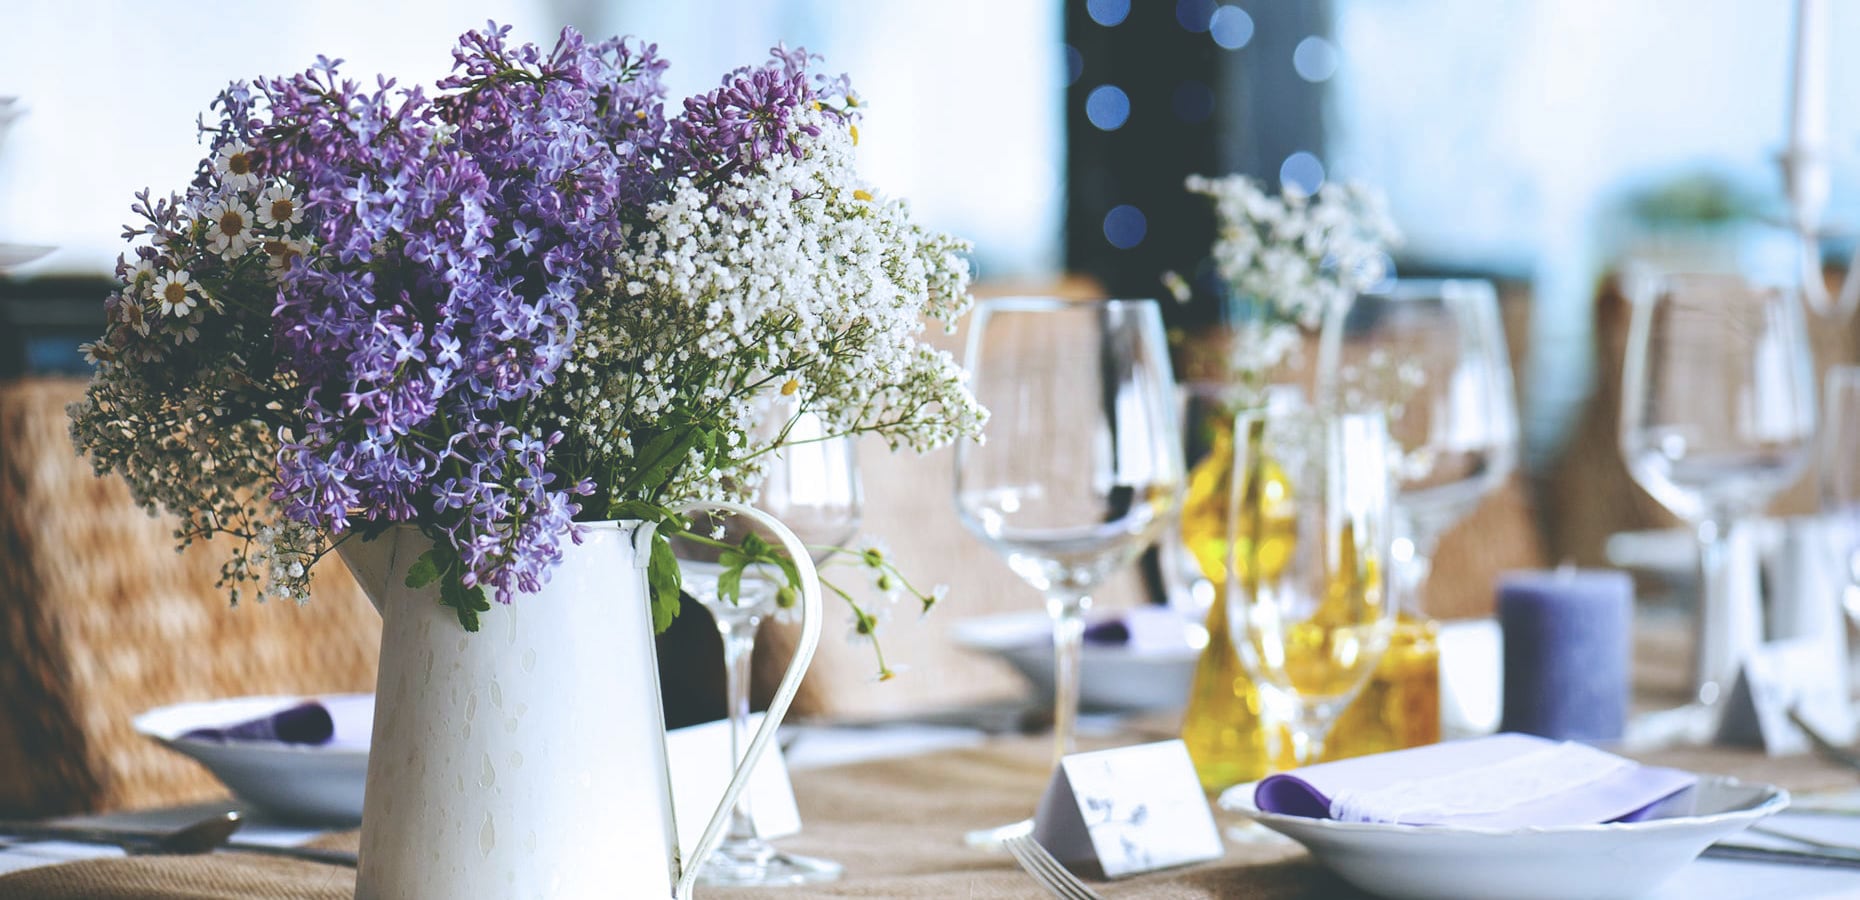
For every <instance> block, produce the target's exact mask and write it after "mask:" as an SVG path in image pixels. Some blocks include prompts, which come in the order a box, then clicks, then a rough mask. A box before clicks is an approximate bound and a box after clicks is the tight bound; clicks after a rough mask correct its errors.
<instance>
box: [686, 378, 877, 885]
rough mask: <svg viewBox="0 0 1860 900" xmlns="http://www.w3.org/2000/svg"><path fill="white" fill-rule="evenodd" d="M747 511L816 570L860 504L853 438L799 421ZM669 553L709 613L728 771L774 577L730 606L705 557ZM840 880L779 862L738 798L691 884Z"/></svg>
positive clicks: (849, 527)
mask: <svg viewBox="0 0 1860 900" xmlns="http://www.w3.org/2000/svg"><path fill="white" fill-rule="evenodd" d="M755 505H756V507H757V508H759V509H761V510H762V511H764V512H766V513H768V514H770V515H772V516H774V517H775V518H777V519H779V520H781V522H782V524H784V525H787V526H788V528H789V530H791V531H793V532H794V533H795V534H796V535H797V536H798V537H800V538H801V540H802V541H804V542H806V543H807V544H808V545H809V546H810V547H818V548H819V549H818V550H815V551H814V552H813V556H814V561H815V563H819V562H821V561H822V560H823V558H824V557H825V556H827V555H830V554H831V553H832V549H833V548H834V547H837V546H841V545H844V544H845V543H847V542H848V541H850V540H852V538H853V536H854V535H855V534H856V533H857V532H858V530H859V520H860V516H861V512H862V509H863V499H862V495H861V488H860V483H859V460H858V455H857V451H856V449H855V443H854V441H853V439H852V438H850V437H846V436H828V435H827V434H825V432H824V431H823V429H822V427H821V424H820V421H819V420H818V419H817V418H815V417H814V416H812V415H807V414H802V415H801V416H800V417H799V418H797V419H796V420H795V423H794V427H793V428H792V429H790V430H789V433H788V436H787V438H786V439H785V441H784V443H783V444H782V446H781V448H780V449H779V450H777V451H776V453H775V456H774V458H773V460H772V462H771V463H770V465H769V470H768V474H767V476H766V477H765V479H764V480H763V483H762V489H761V491H760V493H759V494H758V497H757V500H756V504H755ZM722 524H723V527H724V534H725V538H724V539H725V540H727V541H732V542H740V541H741V539H742V538H743V537H744V536H745V535H747V534H748V533H749V532H748V529H747V523H745V522H742V521H741V520H736V519H730V520H726V521H724V522H723V523H722ZM700 532H701V529H700ZM676 550H677V551H678V555H679V567H680V569H681V571H682V573H683V577H684V583H685V589H686V590H687V591H689V592H690V593H691V595H692V596H693V597H695V598H696V599H697V601H698V602H699V603H700V604H702V605H703V606H704V608H705V609H706V610H709V611H710V614H711V616H712V618H714V619H715V620H716V622H717V631H718V633H719V634H721V635H722V637H723V659H724V666H725V667H726V678H725V683H726V689H725V691H726V696H727V705H728V709H729V718H730V759H731V764H732V767H734V765H735V764H736V763H738V762H740V761H741V760H742V754H743V752H744V749H745V747H746V746H747V744H748V743H749V729H750V723H749V692H750V683H751V660H752V659H753V658H754V656H755V649H756V632H757V631H758V630H759V629H760V628H761V626H762V623H763V621H764V620H766V619H768V618H769V617H770V616H771V615H774V614H776V613H777V612H778V610H777V607H776V596H777V592H778V591H779V589H780V575H779V573H775V572H760V571H756V570H755V569H754V568H751V569H750V570H748V571H746V572H745V573H744V576H743V579H742V586H741V590H740V592H739V595H738V596H737V598H736V599H735V601H734V602H732V601H731V600H728V599H725V598H724V597H722V596H721V594H720V592H719V590H718V585H717V579H718V575H719V574H720V573H721V571H722V567H721V566H719V565H718V564H717V563H716V561H715V558H716V554H715V548H707V547H703V546H696V545H694V544H693V543H692V542H689V541H679V542H677V544H676ZM840 871H841V867H840V865H839V863H836V862H831V861H829V860H823V859H815V858H812V857H807V856H798V855H795V854H791V853H785V852H783V851H780V850H777V849H775V847H773V846H771V845H770V844H769V843H768V842H767V841H765V840H763V839H762V838H761V837H759V836H758V835H757V834H756V829H755V819H754V818H753V816H752V809H751V807H750V794H749V792H744V793H743V795H742V796H741V797H740V798H739V799H738V800H737V802H736V807H735V808H734V809H733V810H731V813H730V827H729V830H728V831H727V832H725V834H724V838H723V840H722V842H721V843H719V844H718V845H717V849H716V850H715V851H713V852H712V853H711V855H710V856H708V857H706V858H705V860H704V863H703V868H702V870H701V871H700V873H699V875H698V880H699V881H701V882H703V883H705V884H710V885H738V886H744V885H794V884H809V883H816V882H822V881H832V880H834V879H836V878H838V877H839V875H840Z"/></svg>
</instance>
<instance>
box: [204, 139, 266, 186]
mask: <svg viewBox="0 0 1860 900" xmlns="http://www.w3.org/2000/svg"><path fill="white" fill-rule="evenodd" d="M256 163H257V160H254V159H253V158H252V148H251V147H249V146H247V145H246V143H245V142H244V141H233V142H232V143H230V144H227V145H226V146H224V147H221V148H220V152H219V154H218V155H217V156H215V157H214V158H213V171H214V172H217V173H219V176H220V183H221V184H223V185H225V186H227V187H229V188H231V189H233V190H235V191H249V190H251V189H253V188H256V187H258V172H257V171H256V169H257V168H258V166H257V165H256Z"/></svg>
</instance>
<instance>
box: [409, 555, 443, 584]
mask: <svg viewBox="0 0 1860 900" xmlns="http://www.w3.org/2000/svg"><path fill="white" fill-rule="evenodd" d="M438 580H439V548H438V547H434V548H433V549H431V550H428V551H426V552H425V553H422V554H420V558H419V559H417V560H414V562H413V566H412V567H411V568H409V569H407V586H408V587H410V588H423V587H426V586H427V585H429V584H432V583H433V582H435V581H438Z"/></svg>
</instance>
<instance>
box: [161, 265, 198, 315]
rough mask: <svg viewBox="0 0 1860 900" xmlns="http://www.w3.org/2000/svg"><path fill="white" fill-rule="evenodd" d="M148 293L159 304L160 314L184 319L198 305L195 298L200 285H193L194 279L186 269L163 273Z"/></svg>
mask: <svg viewBox="0 0 1860 900" xmlns="http://www.w3.org/2000/svg"><path fill="white" fill-rule="evenodd" d="M150 293H151V294H153V295H154V297H155V300H156V301H157V302H159V303H160V304H161V314H162V315H164V316H175V317H177V318H180V317H185V316H187V315H188V314H190V313H192V312H193V311H194V307H195V306H197V305H199V303H200V298H199V297H198V296H197V295H198V294H199V293H200V285H198V284H195V283H194V277H193V276H192V275H189V274H188V273H187V270H186V269H182V270H180V271H178V272H163V273H162V274H161V276H160V277H158V278H156V279H155V287H154V288H153V289H152V290H151V291H150Z"/></svg>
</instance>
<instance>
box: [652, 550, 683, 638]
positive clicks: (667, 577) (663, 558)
mask: <svg viewBox="0 0 1860 900" xmlns="http://www.w3.org/2000/svg"><path fill="white" fill-rule="evenodd" d="M678 581H679V579H678V557H677V556H675V555H673V553H672V541H671V538H669V537H667V536H666V534H665V532H663V531H655V532H653V535H652V557H651V560H650V561H649V562H648V563H647V565H646V583H647V585H648V586H649V587H651V589H652V631H653V633H654V634H663V633H665V629H667V628H670V627H672V620H673V619H675V618H677V617H678V607H679V599H678Z"/></svg>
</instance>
